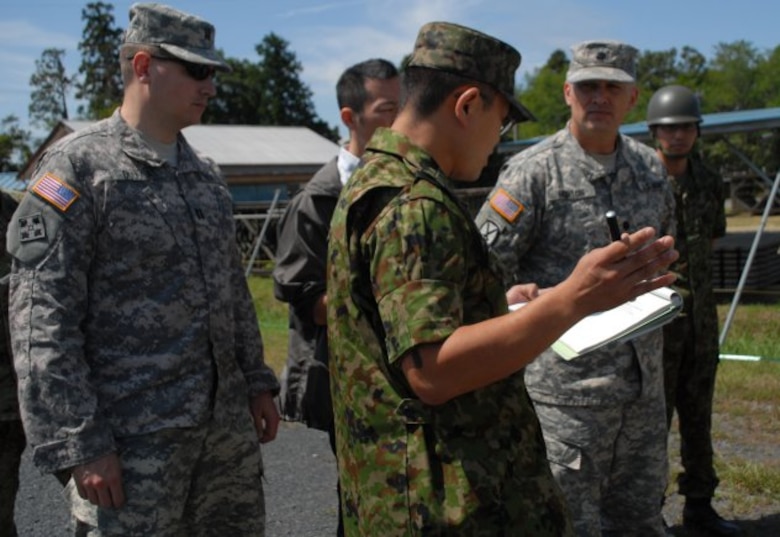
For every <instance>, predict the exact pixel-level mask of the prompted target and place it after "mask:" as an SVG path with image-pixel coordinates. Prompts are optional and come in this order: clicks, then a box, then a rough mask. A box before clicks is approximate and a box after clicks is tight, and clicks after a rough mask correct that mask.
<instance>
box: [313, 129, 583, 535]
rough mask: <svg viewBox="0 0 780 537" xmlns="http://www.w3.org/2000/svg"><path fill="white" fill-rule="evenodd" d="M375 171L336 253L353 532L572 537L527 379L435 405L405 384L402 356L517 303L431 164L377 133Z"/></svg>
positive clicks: (346, 489)
mask: <svg viewBox="0 0 780 537" xmlns="http://www.w3.org/2000/svg"><path fill="white" fill-rule="evenodd" d="M364 162H365V164H364V166H363V167H362V168H361V169H360V170H358V171H357V172H356V173H355V175H353V176H352V178H351V179H350V182H349V183H348V185H347V187H346V188H345V189H344V190H343V191H342V195H341V198H340V199H339V203H338V206H337V208H336V212H335V214H334V219H333V221H332V224H331V235H330V239H329V253H328V288H327V292H328V336H329V341H330V345H331V347H330V349H331V358H330V359H331V365H332V367H331V390H332V396H333V404H334V414H335V427H336V437H337V452H338V467H339V472H340V479H341V486H342V501H343V505H344V512H345V515H344V519H345V520H344V523H345V529H346V534H347V535H350V536H358V535H382V536H396V535H397V536H401V535H404V536H406V535H464V536H465V535H468V536H492V535H535V536H545V535H550V536H552V535H556V536H559V535H567V534H568V533H567V532H570V526H569V523H568V521H567V517H566V509H565V506H564V504H563V499H562V496H561V495H560V492H559V490H558V488H557V486H556V485H555V483H554V481H553V478H552V475H551V474H550V471H549V468H548V465H547V461H546V457H545V448H544V443H543V439H542V436H541V431H540V428H539V423H538V421H537V419H536V415H535V414H534V411H533V408H532V405H531V403H530V399H529V398H528V395H527V393H526V389H525V385H524V382H523V373H522V371H520V372H518V373H516V374H514V375H512V376H511V377H508V378H506V379H504V380H503V381H501V382H497V383H495V384H493V385H490V386H488V387H486V388H484V389H480V390H476V391H474V392H470V393H467V394H464V395H461V396H459V397H456V398H454V399H452V400H451V401H449V402H447V403H445V404H443V405H440V406H435V407H433V406H427V405H424V404H423V403H421V402H420V401H419V400H418V399H417V398H416V397H415V396H414V395H413V393H412V391H411V389H410V388H409V387H408V385H407V383H406V381H405V378H404V376H403V374H402V373H401V370H400V364H399V358H400V357H402V356H403V355H404V354H406V353H407V352H409V351H410V350H411V349H413V348H414V347H416V346H419V345H423V344H428V343H432V344H435V343H441V342H443V341H444V340H446V339H447V337H449V336H450V334H452V333H453V332H454V331H455V330H456V329H457V328H458V327H459V326H462V325H468V324H473V323H476V322H479V321H483V320H486V319H489V318H491V317H494V316H497V315H502V314H505V313H506V312H507V305H506V299H505V296H504V290H503V286H502V284H501V282H500V281H499V279H498V278H497V276H496V275H494V274H493V272H492V271H491V270H490V269H489V268H488V263H487V254H486V250H485V246H484V242H483V241H482V239H481V237H480V235H479V232H478V231H477V229H476V227H475V226H474V223H473V222H472V220H471V218H469V216H468V214H467V212H466V211H465V210H464V209H463V208H462V207H461V206H460V205H459V202H458V201H457V199H456V198H455V196H454V195H453V194H452V192H451V191H450V187H449V181H448V179H447V178H446V177H445V176H444V175H443V174H442V172H441V171H440V170H439V169H438V167H437V165H436V163H435V162H434V161H433V159H432V158H431V157H430V156H429V155H427V154H426V153H425V152H423V151H422V150H421V149H420V148H417V147H415V146H413V145H412V144H411V143H410V142H409V140H408V139H406V138H405V137H403V136H401V135H399V134H397V133H394V132H392V131H390V130H387V129H379V130H378V131H377V132H376V134H375V135H374V137H373V139H372V141H371V143H370V145H369V148H368V151H367V153H366V154H365V155H364ZM490 359H491V357H490V356H485V360H486V361H487V360H490Z"/></svg>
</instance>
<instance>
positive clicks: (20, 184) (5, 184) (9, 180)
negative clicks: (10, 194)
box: [0, 172, 26, 190]
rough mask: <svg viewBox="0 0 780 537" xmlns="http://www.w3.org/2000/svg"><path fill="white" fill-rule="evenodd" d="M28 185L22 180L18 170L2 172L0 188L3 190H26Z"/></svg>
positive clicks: (0, 174)
mask: <svg viewBox="0 0 780 537" xmlns="http://www.w3.org/2000/svg"><path fill="white" fill-rule="evenodd" d="M25 188H26V185H25V184H24V181H20V180H19V179H18V178H17V176H16V172H0V189H2V190H24V189H25Z"/></svg>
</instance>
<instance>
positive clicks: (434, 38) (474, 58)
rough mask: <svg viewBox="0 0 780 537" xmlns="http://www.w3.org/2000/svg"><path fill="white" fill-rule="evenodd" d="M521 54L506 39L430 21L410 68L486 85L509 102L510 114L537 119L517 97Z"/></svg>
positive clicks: (420, 32)
mask: <svg viewBox="0 0 780 537" xmlns="http://www.w3.org/2000/svg"><path fill="white" fill-rule="evenodd" d="M520 60H521V57H520V53H519V52H518V51H517V50H515V49H514V48H513V47H511V46H510V45H507V44H506V43H504V42H503V41H499V40H498V39H496V38H494V37H491V36H489V35H486V34H483V33H481V32H478V31H476V30H472V29H471V28H466V27H465V26H460V25H458V24H453V23H450V22H429V23H428V24H425V25H423V26H422V28H420V31H419V33H418V34H417V40H416V41H415V43H414V52H412V55H411V57H410V58H409V62H408V63H407V67H427V68H428V69H437V70H440V71H446V72H448V73H453V74H456V75H461V76H463V77H465V78H468V79H471V80H474V81H477V82H482V83H484V84H487V85H489V86H491V87H493V88H495V89H496V90H497V91H499V92H501V94H502V95H503V96H504V97H506V99H507V100H508V101H509V110H510V111H509V113H510V117H511V118H512V119H513V120H515V121H517V122H520V121H526V120H529V119H530V120H533V119H535V118H534V116H533V114H531V112H530V111H528V109H527V108H526V107H524V106H523V105H522V104H520V101H518V100H517V97H515V71H516V70H517V68H518V67H519V66H520Z"/></svg>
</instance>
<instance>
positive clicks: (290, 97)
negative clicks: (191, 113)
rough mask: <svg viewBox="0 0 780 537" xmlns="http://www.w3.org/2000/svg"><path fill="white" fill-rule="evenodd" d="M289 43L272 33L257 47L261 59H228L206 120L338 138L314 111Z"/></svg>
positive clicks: (300, 68)
mask: <svg viewBox="0 0 780 537" xmlns="http://www.w3.org/2000/svg"><path fill="white" fill-rule="evenodd" d="M288 47H289V43H288V42H287V41H285V40H284V39H283V38H281V37H279V36H278V35H276V34H274V33H273V32H272V33H270V34H268V35H266V36H265V37H264V38H263V41H262V42H261V43H259V44H258V45H256V46H255V51H256V52H257V54H258V56H259V57H260V60H259V61H258V62H256V63H252V62H250V61H248V60H236V59H230V58H229V59H228V60H227V61H228V63H229V64H230V66H231V67H232V69H233V71H232V72H231V73H226V74H220V76H219V78H218V79H217V96H216V97H215V98H214V99H213V100H212V102H211V104H210V105H209V109H208V110H207V112H206V114H205V115H204V122H205V123H222V124H225V123H227V124H247V125H296V126H305V127H309V128H310V129H312V130H313V131H315V132H317V133H319V134H321V135H323V136H325V137H326V138H329V139H331V140H334V141H337V140H338V130H337V129H336V128H334V127H331V126H330V125H328V124H327V123H326V122H325V121H323V120H322V119H321V118H320V117H319V116H318V115H317V114H316V112H315V111H314V104H313V103H312V92H311V90H310V89H309V88H308V86H306V85H305V84H304V83H303V82H302V81H301V79H300V73H301V71H302V70H303V67H302V66H301V63H300V62H299V61H298V59H297V58H296V56H295V53H294V52H292V51H290V50H289V48H288Z"/></svg>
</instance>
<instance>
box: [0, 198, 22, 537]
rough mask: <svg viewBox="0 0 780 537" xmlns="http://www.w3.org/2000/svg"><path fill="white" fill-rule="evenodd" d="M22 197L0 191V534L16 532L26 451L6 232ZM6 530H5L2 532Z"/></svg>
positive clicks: (10, 535) (12, 534)
mask: <svg viewBox="0 0 780 537" xmlns="http://www.w3.org/2000/svg"><path fill="white" fill-rule="evenodd" d="M20 199H21V193H20V192H6V191H5V190H1V191H0V244H1V245H2V249H0V256H1V257H0V308H1V309H0V311H2V326H0V336H2V337H1V338H0V476H2V479H0V534H2V535H8V536H9V537H15V536H16V526H15V525H14V503H15V501H16V491H17V490H18V489H19V463H20V462H21V460H22V452H23V451H24V445H25V440H24V430H23V429H22V421H21V418H20V417H19V403H18V401H17V399H16V376H15V373H14V370H13V357H12V356H11V342H10V338H9V334H8V280H9V278H10V276H9V274H10V272H11V258H10V256H9V255H8V253H7V252H6V247H5V232H6V230H7V229H8V223H9V222H10V221H11V216H12V215H13V213H14V211H15V210H16V206H17V205H18V204H19V200H20ZM3 532H5V533H3Z"/></svg>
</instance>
